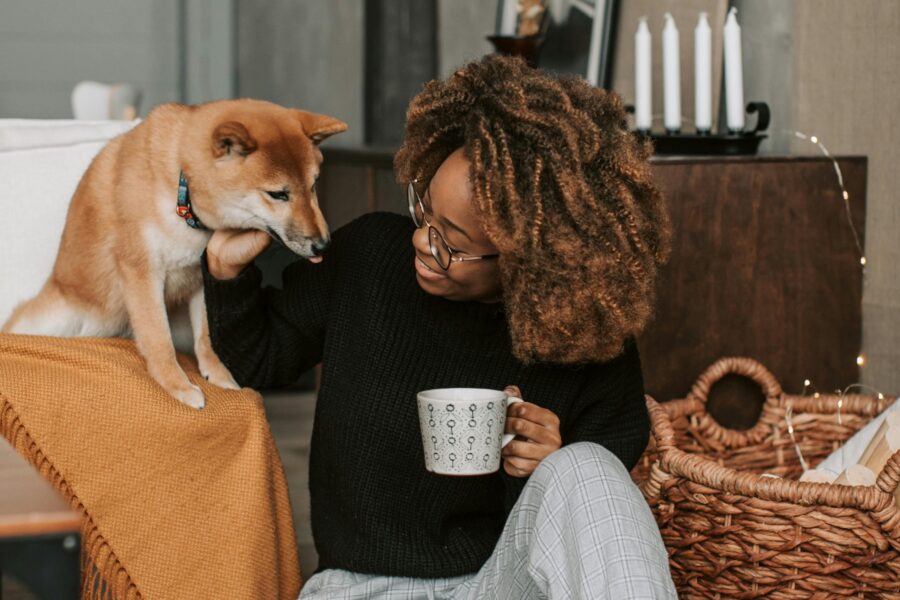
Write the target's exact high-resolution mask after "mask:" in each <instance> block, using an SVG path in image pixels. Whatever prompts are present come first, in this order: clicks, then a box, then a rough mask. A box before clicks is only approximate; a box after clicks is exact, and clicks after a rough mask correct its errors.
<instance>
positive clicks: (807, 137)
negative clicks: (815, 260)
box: [784, 129, 866, 274]
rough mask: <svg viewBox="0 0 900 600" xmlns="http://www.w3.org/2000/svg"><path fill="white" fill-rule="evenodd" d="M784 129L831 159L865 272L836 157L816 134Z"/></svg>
mask: <svg viewBox="0 0 900 600" xmlns="http://www.w3.org/2000/svg"><path fill="white" fill-rule="evenodd" d="M784 131H785V132H786V133H790V134H793V135H794V137H796V138H798V139H801V140H806V141H809V142H812V143H813V144H815V145H816V146H817V147H818V148H819V150H820V151H821V152H822V154H823V155H824V156H825V158H827V159H828V160H830V161H831V166H832V167H833V168H834V173H835V175H837V182H838V186H840V188H841V199H842V200H843V201H844V210H845V212H846V213H847V223H848V224H849V225H850V231H851V233H853V243H854V244H856V250H857V251H858V252H859V264H860V266H861V267H863V273H864V274H865V266H866V252H865V250H863V247H862V243H861V242H860V241H859V232H858V231H857V230H856V225H854V224H853V216H852V215H851V213H850V192H848V191H847V188H845V187H844V174H843V172H842V171H841V165H840V164H838V161H837V159H836V158H835V157H834V156H832V154H831V152H829V151H828V148H826V147H825V144H823V143H822V140H820V139H819V138H818V137H817V136H814V135H806V134H805V133H803V132H802V131H794V130H793V129H785V130H784Z"/></svg>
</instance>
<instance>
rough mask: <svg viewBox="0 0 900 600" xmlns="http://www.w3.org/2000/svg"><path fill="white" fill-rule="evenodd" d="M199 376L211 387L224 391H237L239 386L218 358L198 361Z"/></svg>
mask: <svg viewBox="0 0 900 600" xmlns="http://www.w3.org/2000/svg"><path fill="white" fill-rule="evenodd" d="M197 362H198V363H199V364H198V365H197V366H198V367H200V374H201V375H203V378H204V379H206V380H207V381H208V382H210V383H211V384H213V385H217V386H219V387H220V388H224V389H226V390H239V389H241V386H239V385H238V384H237V382H236V381H235V380H234V377H232V376H231V373H229V372H228V369H227V368H226V367H225V365H223V364H222V363H221V361H219V359H218V357H215V356H213V357H212V358H210V359H207V360H198V361H197Z"/></svg>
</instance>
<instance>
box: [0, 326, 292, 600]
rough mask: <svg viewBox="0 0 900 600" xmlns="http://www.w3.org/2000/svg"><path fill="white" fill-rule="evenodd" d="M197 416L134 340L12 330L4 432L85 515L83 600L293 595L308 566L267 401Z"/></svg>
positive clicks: (233, 396)
mask: <svg viewBox="0 0 900 600" xmlns="http://www.w3.org/2000/svg"><path fill="white" fill-rule="evenodd" d="M179 362H180V363H181V365H182V367H183V368H184V369H185V372H186V373H187V374H188V376H189V377H190V378H191V380H192V381H193V382H194V383H196V384H198V385H200V387H201V388H202V389H203V392H204V394H205V395H206V408H205V409H204V410H202V411H196V410H193V409H191V408H188V407H186V406H183V405H182V404H180V403H179V402H178V401H176V400H174V399H172V398H171V397H169V396H168V395H167V394H166V393H165V392H164V391H163V390H162V388H160V387H159V386H158V385H157V384H156V383H155V382H154V381H153V380H152V379H151V378H150V377H149V375H147V372H146V369H145V367H144V361H143V359H142V358H141V356H140V355H139V354H138V353H137V351H136V349H135V347H134V343H133V342H131V341H128V340H121V339H107V338H74V339H62V338H48V337H37V336H19V335H10V334H0V434H2V435H3V436H4V437H6V438H7V439H8V440H9V441H10V443H12V445H13V446H15V448H16V449H17V450H18V451H19V452H20V453H21V454H22V455H23V456H25V458H27V459H28V460H29V461H30V462H31V463H32V464H33V465H35V467H37V469H38V470H39V471H40V472H41V474H42V475H43V476H44V477H45V478H46V479H47V480H48V481H50V482H51V483H52V484H53V485H54V486H55V487H56V489H57V490H59V491H60V493H62V494H63V496H64V497H65V498H67V499H68V500H69V502H70V503H71V505H72V506H73V507H76V508H77V509H78V510H79V511H80V514H81V515H82V589H83V591H82V597H83V598H92V599H93V598H147V599H155V598H161V599H165V598H174V599H178V600H180V599H187V598H237V599H241V598H248V599H250V598H252V599H259V598H266V599H270V598H271V599H275V598H289V599H291V600H293V599H294V598H296V597H297V594H298V593H299V590H300V569H299V563H298V558H297V546H296V539H295V536H294V525H293V520H292V517H291V506H290V500H289V498H288V491H287V484H286V481H285V476H284V469H283V467H282V465H281V460H280V458H279V456H278V451H277V450H276V449H275V444H274V442H273V440H272V435H271V432H270V431H269V426H268V422H267V421H266V416H265V411H264V409H263V405H262V399H261V397H260V396H259V394H257V393H255V392H253V391H252V390H249V389H244V390H240V391H227V390H222V389H220V388H217V387H215V386H212V385H209V384H208V383H207V382H206V381H205V380H204V379H203V378H202V377H201V376H200V375H199V373H198V372H197V368H196V365H195V363H194V362H193V360H192V359H189V358H187V357H184V356H179Z"/></svg>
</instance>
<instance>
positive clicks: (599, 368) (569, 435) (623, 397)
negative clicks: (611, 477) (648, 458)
mask: <svg viewBox="0 0 900 600" xmlns="http://www.w3.org/2000/svg"><path fill="white" fill-rule="evenodd" d="M586 368H588V369H590V370H591V376H590V377H589V379H588V381H587V384H586V385H585V387H584V389H583V391H582V392H581V394H580V395H579V396H578V397H577V399H576V401H575V402H574V404H573V408H572V411H571V413H570V415H569V416H568V418H566V419H565V422H563V423H562V424H561V432H560V433H561V434H562V444H563V446H566V445H568V444H573V443H575V442H594V443H596V444H600V445H601V446H603V447H605V448H606V449H607V450H609V451H610V452H612V453H613V454H615V455H616V457H618V459H619V460H621V461H622V463H623V464H624V465H625V468H626V469H628V470H629V471H630V470H631V468H632V467H634V465H635V464H637V461H638V459H639V458H640V457H641V454H643V452H644V449H645V448H646V447H647V442H648V440H649V438H650V417H649V415H648V413H647V407H646V404H645V402H644V379H643V375H642V374H641V360H640V355H639V354H638V349H637V345H636V344H635V342H634V340H633V339H629V340H628V341H627V342H626V343H625V347H624V350H623V352H622V354H620V355H619V356H617V357H616V358H614V359H612V360H611V361H609V362H606V363H602V364H597V365H592V366H588V367H586ZM501 477H502V479H503V487H504V505H505V508H506V511H507V512H508V511H510V510H511V509H512V507H513V505H514V504H515V502H516V500H517V499H518V497H519V494H520V493H521V492H522V488H524V487H525V484H526V483H527V482H528V478H527V477H512V476H510V475H508V474H507V473H506V472H505V471H503V468H502V467H501Z"/></svg>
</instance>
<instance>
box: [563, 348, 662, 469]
mask: <svg viewBox="0 0 900 600" xmlns="http://www.w3.org/2000/svg"><path fill="white" fill-rule="evenodd" d="M595 371H596V373H595V374H594V376H593V377H591V378H590V380H589V381H588V384H587V385H586V387H585V389H584V390H583V392H582V393H581V395H580V396H579V398H578V399H577V401H576V403H575V406H574V410H573V411H572V414H571V417H570V418H569V419H567V423H566V424H565V429H564V430H563V431H562V437H563V445H566V444H571V443H574V442H594V443H597V444H600V445H601V446H604V447H605V448H606V449H607V450H609V451H610V452H612V453H613V454H615V455H616V456H617V457H618V458H619V460H621V461H622V463H623V464H624V465H625V468H626V469H628V470H629V471H630V470H631V468H632V467H634V465H635V464H637V461H638V459H639V458H640V457H641V454H643V452H644V450H645V449H646V447H647V442H648V441H649V439H650V417H649V414H648V413H647V405H646V403H645V401H644V378H643V375H642V374H641V359H640V355H639V353H638V349H637V344H636V343H635V341H634V340H633V339H629V340H628V341H626V343H625V348H624V350H623V352H622V354H620V355H619V356H617V357H616V358H614V359H612V360H611V361H609V362H606V363H603V364H602V365H597V366H596V367H595Z"/></svg>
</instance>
